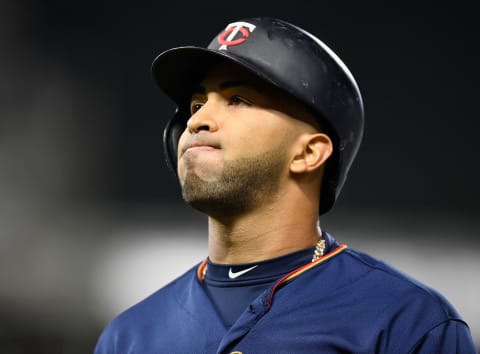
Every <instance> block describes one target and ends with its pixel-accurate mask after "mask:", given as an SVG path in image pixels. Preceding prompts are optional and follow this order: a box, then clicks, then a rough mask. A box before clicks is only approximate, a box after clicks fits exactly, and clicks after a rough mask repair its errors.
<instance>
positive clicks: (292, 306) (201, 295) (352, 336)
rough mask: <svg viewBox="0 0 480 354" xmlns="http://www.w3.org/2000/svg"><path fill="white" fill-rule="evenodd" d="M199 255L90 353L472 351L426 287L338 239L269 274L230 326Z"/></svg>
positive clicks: (465, 332)
mask: <svg viewBox="0 0 480 354" xmlns="http://www.w3.org/2000/svg"><path fill="white" fill-rule="evenodd" d="M206 264H207V262H206V261H205V262H203V263H202V264H200V265H199V266H197V267H195V268H192V269H191V270H190V271H188V272H187V273H185V274H184V275H183V276H181V277H179V278H178V279H176V280H175V281H173V282H172V283H170V284H169V285H167V286H166V287H164V288H162V289H160V290H159V291H157V292H156V293H154V294H153V295H151V296H150V297H148V298H147V299H145V300H143V301H142V302H140V303H139V304H137V305H135V306H133V307H132V308H130V309H128V310H127V311H125V312H124V313H122V314H121V315H119V316H118V317H117V318H115V319H114V320H113V321H112V322H111V323H110V324H109V325H108V327H107V328H106V329H105V331H104V332H103V333H102V335H101V337H100V339H99V341H98V343H97V346H96V348H95V354H107V353H108V354H121V353H122V354H123V353H125V354H126V353H129V354H133V353H137V354H149V353H152V354H153V353H155V354H158V353H181V354H188V353H192V354H193V353H243V354H250V353H322V354H329V353H332V354H333V353H355V354H374V353H385V354H387V353H388V354H396V353H398V354H400V353H418V354H420V353H424V354H433V353H435V354H455V353H461V354H473V353H476V350H475V347H474V344H473V341H472V338H471V335H470V332H469V329H468V327H467V325H466V324H465V322H463V320H462V319H461V318H460V316H459V314H458V313H457V312H456V311H455V309H454V308H453V307H452V306H451V305H450V304H449V303H448V302H447V300H445V299H444V298H443V297H442V296H441V295H439V294H438V293H437V292H435V291H434V290H432V289H430V288H428V287H426V286H425V285H422V284H420V283H418V282H416V281H415V280H413V279H411V278H409V277H407V276H406V275H404V274H402V273H400V272H398V271H396V270H395V269H393V268H392V267H390V266H388V265H386V264H385V263H383V262H380V261H378V260H375V259H373V258H372V257H370V256H368V255H365V254H363V253H361V252H358V251H355V250H352V249H348V248H347V247H346V246H345V245H340V246H338V247H336V248H335V249H333V250H331V251H330V252H329V253H327V254H326V255H325V256H323V257H321V258H320V259H318V260H317V261H315V262H308V263H307V264H305V265H303V266H301V267H299V268H297V269H295V270H294V271H292V272H290V273H289V274H287V275H285V276H283V277H282V278H280V279H278V280H277V281H275V282H274V283H272V285H271V286H269V287H268V288H267V289H266V290H264V291H263V292H262V293H261V294H260V295H259V296H257V297H256V298H255V299H254V300H253V301H252V302H251V303H250V304H249V305H248V306H247V307H246V308H245V310H244V311H243V313H242V314H241V315H240V317H239V318H238V319H237V320H236V321H235V322H234V324H233V325H232V326H231V327H230V328H228V329H227V328H226V326H225V324H224V322H223V321H222V318H221V317H220V315H219V314H218V312H217V311H216V309H215V306H214V305H213V304H212V301H211V299H210V298H209V296H208V295H207V293H206V291H205V284H204V282H203V280H204V271H205V266H206Z"/></svg>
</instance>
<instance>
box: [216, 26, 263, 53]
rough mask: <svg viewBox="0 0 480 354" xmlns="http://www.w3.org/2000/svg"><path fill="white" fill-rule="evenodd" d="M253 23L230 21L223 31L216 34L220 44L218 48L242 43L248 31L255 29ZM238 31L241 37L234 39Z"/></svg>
mask: <svg viewBox="0 0 480 354" xmlns="http://www.w3.org/2000/svg"><path fill="white" fill-rule="evenodd" d="M255 27H256V26H255V25H252V24H251V23H248V22H233V23H230V24H229V25H228V26H227V28H225V31H223V32H222V33H220V34H219V35H218V38H217V39H218V43H219V44H221V46H220V48H218V49H220V50H226V49H227V47H228V46H232V45H239V44H242V43H243V42H245V41H246V40H247V38H248V37H250V33H251V32H253V30H254V29H255ZM239 32H240V34H241V37H239V38H237V39H235V37H236V36H237V34H238V33H239Z"/></svg>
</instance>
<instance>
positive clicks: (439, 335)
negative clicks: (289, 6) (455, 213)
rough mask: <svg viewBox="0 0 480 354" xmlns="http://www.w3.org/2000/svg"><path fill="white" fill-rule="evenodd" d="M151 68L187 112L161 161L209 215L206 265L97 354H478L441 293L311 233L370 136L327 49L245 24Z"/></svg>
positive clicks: (300, 33) (172, 125)
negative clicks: (365, 130) (362, 142)
mask: <svg viewBox="0 0 480 354" xmlns="http://www.w3.org/2000/svg"><path fill="white" fill-rule="evenodd" d="M152 71H153V76H154V78H155V80H156V82H157V84H158V85H159V86H160V88H161V89H162V90H163V92H164V93H165V94H166V95H167V96H168V97H170V98H171V99H172V100H173V101H175V102H176V104H177V106H178V109H177V111H176V113H175V115H174V116H173V118H172V119H171V120H170V121H169V122H168V123H167V125H166V128H165V132H164V148H165V153H166V158H167V162H168V165H169V166H170V167H171V168H172V169H173V171H174V173H176V174H177V176H178V179H179V181H180V185H181V187H182V193H183V198H184V199H185V201H186V202H187V203H188V204H190V205H191V206H192V207H194V208H196V209H198V210H199V211H201V212H203V213H205V214H207V216H208V225H209V227H208V257H207V258H206V259H205V260H204V261H203V262H201V263H200V264H198V265H196V266H195V267H193V268H192V269H191V270H189V271H188V272H186V273H185V274H184V275H182V276H181V277H179V278H178V279H176V280H174V281H173V282H172V283H170V284H169V285H167V286H166V287H164V288H162V289H160V290H159V291H157V292H156V293H154V294H153V295H151V296H150V297H148V298H147V299H145V300H143V301H142V302H140V303H139V304H137V305H135V306H133V307H132V308H130V309H128V310H127V311H125V312H124V313H122V314H121V315H119V316H118V317H117V318H115V319H114V320H113V321H112V322H111V323H110V324H109V325H108V327H107V328H106V329H105V331H104V332H103V334H102V335H101V337H100V339H99V341H98V343H97V346H96V349H95V353H96V354H107V353H108V354H113V353H115V354H120V353H125V354H126V353H142V354H147V353H230V354H233V353H236V354H239V353H243V354H247V353H248V354H250V353H322V354H328V353H355V354H373V353H384V354H387V353H388V354H394V353H424V354H433V353H435V354H442V353H444V354H447V353H448V354H453V353H463V354H470V353H475V352H476V351H475V348H474V344H473V341H472V338H471V335H470V332H469V329H468V327H467V324H466V323H465V322H464V321H463V320H462V319H461V317H460V315H459V314H458V313H457V312H456V311H455V309H454V308H453V307H452V306H451V305H450V304H449V303H448V302H447V300H445V299H444V298H443V297H442V296H441V295H440V294H438V293H437V292H436V291H434V290H432V289H430V288H428V287H426V286H425V285H423V284H420V283H418V282H416V281H415V280H413V279H411V278H409V277H407V276H405V275H403V274H402V273H400V272H398V271H397V270H395V269H393V268H392V267H390V266H388V265H387V264H385V263H382V262H380V261H378V260H376V259H374V258H372V257H370V256H368V255H366V254H363V253H361V252H358V251H355V250H353V249H350V248H348V247H347V246H346V245H345V244H342V243H340V242H338V241H336V240H335V239H334V238H333V236H332V235H330V234H328V233H327V232H325V231H322V230H320V228H319V226H318V216H319V215H321V214H324V213H326V212H328V211H329V210H330V209H331V208H332V206H333V205H334V203H335V200H336V198H337V196H338V194H339V193H340V190H341V189H342V186H343V184H344V182H345V179H346V177H347V173H348V170H349V168H350V165H351V163H352V161H353V160H354V157H355V155H356V153H357V150H358V147H359V145H360V141H361V139H362V133H363V124H364V123H363V122H364V114H363V103H362V98H361V95H360V92H359V89H358V87H357V84H356V82H355V80H354V78H353V76H352V74H351V73H350V71H349V70H348V69H347V67H346V66H345V65H344V64H343V63H342V61H341V60H340V59H339V58H338V57H337V55H335V53H334V52H333V51H332V50H331V49H329V48H328V47H327V46H326V45H325V44H324V43H322V42H321V41H320V40H319V39H317V38H316V37H314V36H313V35H311V34H310V33H308V32H306V31H304V30H303V29H301V28H299V27H296V26H294V25H292V24H290V23H287V22H284V21H281V20H277V19H272V18H249V19H245V20H242V21H238V22H234V23H230V24H228V25H227V26H226V27H225V28H223V29H222V30H221V31H220V33H219V34H218V35H217V36H215V37H214V38H213V40H212V41H211V43H210V44H209V46H208V47H207V48H201V47H179V48H174V49H171V50H167V51H165V52H163V53H162V54H160V55H159V56H158V57H157V58H156V59H155V61H154V62H153V66H152ZM412 242H413V241H412Z"/></svg>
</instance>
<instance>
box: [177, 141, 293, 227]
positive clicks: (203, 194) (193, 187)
mask: <svg viewBox="0 0 480 354" xmlns="http://www.w3.org/2000/svg"><path fill="white" fill-rule="evenodd" d="M285 161H286V153H285V148H280V147H278V148H276V149H274V150H271V151H268V152H265V153H262V154H259V155H256V156H254V157H245V158H241V159H237V160H233V161H226V162H225V163H224V166H223V167H222V169H221V170H220V172H219V175H218V176H217V178H215V180H208V181H206V180H204V179H202V178H200V177H199V176H198V175H197V174H196V173H195V172H194V171H195V169H194V167H193V166H191V168H190V169H188V170H189V171H188V172H187V173H186V175H185V178H184V181H183V184H182V195H183V199H184V200H185V202H186V203H187V204H189V205H190V206H192V207H193V208H195V209H197V210H199V211H201V212H203V213H205V214H207V215H209V216H213V217H220V216H224V217H226V216H235V215H239V214H243V213H246V212H251V211H253V210H255V209H256V208H258V207H259V206H261V205H264V204H265V202H269V201H272V200H274V199H275V197H276V195H277V193H278V190H279V184H280V178H281V175H282V172H283V171H284V166H285ZM190 163H192V162H191V161H187V167H188V164H190Z"/></svg>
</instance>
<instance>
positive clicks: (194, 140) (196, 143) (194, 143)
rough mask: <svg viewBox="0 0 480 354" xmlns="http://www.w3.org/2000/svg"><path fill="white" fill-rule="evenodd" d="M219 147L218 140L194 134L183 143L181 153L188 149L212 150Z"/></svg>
mask: <svg viewBox="0 0 480 354" xmlns="http://www.w3.org/2000/svg"><path fill="white" fill-rule="evenodd" d="M217 149H220V144H219V143H218V141H216V140H214V139H212V138H210V137H206V136H204V137H199V136H192V137H191V138H189V139H188V140H187V141H186V142H185V143H184V144H183V146H182V148H181V155H183V154H184V153H185V152H187V151H212V150H217Z"/></svg>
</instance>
